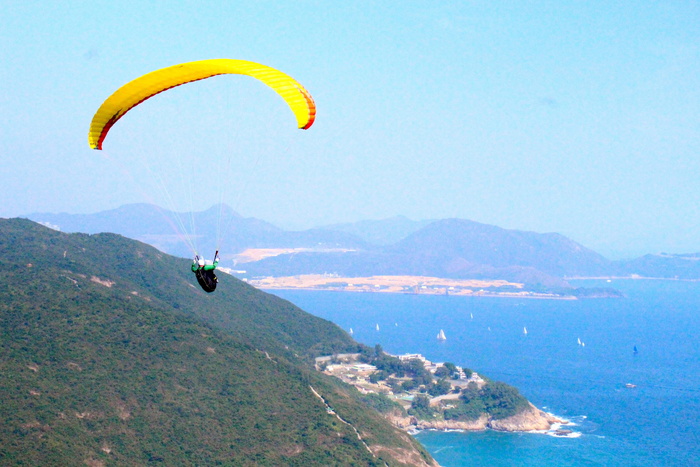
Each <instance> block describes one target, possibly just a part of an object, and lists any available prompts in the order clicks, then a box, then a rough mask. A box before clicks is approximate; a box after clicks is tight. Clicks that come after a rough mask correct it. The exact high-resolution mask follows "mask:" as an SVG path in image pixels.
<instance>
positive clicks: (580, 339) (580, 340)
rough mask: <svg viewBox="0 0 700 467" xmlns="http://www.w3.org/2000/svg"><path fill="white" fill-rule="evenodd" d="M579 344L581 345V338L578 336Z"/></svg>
mask: <svg viewBox="0 0 700 467" xmlns="http://www.w3.org/2000/svg"><path fill="white" fill-rule="evenodd" d="M578 345H581V338H580V337H579V338H578Z"/></svg>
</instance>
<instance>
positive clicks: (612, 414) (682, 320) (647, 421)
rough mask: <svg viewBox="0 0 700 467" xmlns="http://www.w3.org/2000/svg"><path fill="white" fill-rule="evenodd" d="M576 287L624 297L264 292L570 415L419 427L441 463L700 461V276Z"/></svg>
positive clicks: (361, 335)
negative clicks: (536, 428) (534, 423)
mask: <svg viewBox="0 0 700 467" xmlns="http://www.w3.org/2000/svg"><path fill="white" fill-rule="evenodd" d="M573 285H575V286H586V287H600V286H605V287H613V288H616V289H618V290H620V291H622V292H623V293H624V294H625V295H626V297H625V298H608V299H588V300H549V299H526V298H522V299H520V298H493V297H465V296H444V295H420V294H417V295H411V294H389V293H357V292H330V291H305V290H274V291H270V292H271V293H274V294H275V295H278V296H280V297H282V298H284V299H287V300H289V301H291V302H292V303H294V304H296V305H298V306H299V307H301V308H302V309H304V310H306V311H307V312H309V313H312V314H314V315H316V316H319V317H321V318H325V319H327V320H329V321H332V322H334V323H336V324H337V325H338V326H340V327H342V328H343V329H345V330H346V331H350V329H352V330H353V337H354V338H355V340H357V341H359V342H362V343H364V344H366V345H368V346H372V347H374V346H375V345H376V344H380V345H381V346H382V348H383V349H384V351H386V352H388V353H391V354H395V355H398V354H405V353H420V354H422V355H423V356H424V357H426V358H427V359H428V360H431V361H434V362H452V363H454V364H456V365H459V366H463V367H466V368H469V369H471V370H473V371H476V372H477V373H479V374H481V375H485V376H488V377H489V378H491V379H495V380H499V381H503V382H506V383H508V384H510V385H513V386H515V387H517V388H518V389H519V390H520V392H521V394H523V395H524V396H525V397H526V398H527V399H529V400H530V401H531V402H532V403H533V404H535V405H536V406H537V407H539V408H540V409H542V410H545V411H547V412H550V413H552V414H554V415H557V416H559V417H561V418H564V419H566V420H569V421H570V422H571V424H570V425H567V426H563V427H562V428H565V429H569V430H572V433H571V434H570V435H569V436H567V437H558V436H554V435H553V434H552V433H549V434H547V433H503V432H495V431H490V430H488V431H484V432H476V433H473V432H471V433H470V432H460V431H451V432H439V431H423V432H420V433H417V434H415V436H416V439H418V440H419V441H420V442H421V443H422V444H423V445H424V446H425V447H426V448H427V449H428V451H429V452H430V453H431V455H432V456H433V457H434V458H435V459H436V460H437V461H438V462H439V463H440V465H442V466H446V467H447V466H464V465H488V466H554V465H556V466H594V465H605V466H689V465H690V466H692V465H697V466H700V282H684V281H671V280H668V281H663V280H644V279H637V280H632V279H626V280H622V279H621V280H612V281H594V280H587V281H576V282H573ZM377 327H378V330H377ZM441 329H442V330H444V332H445V335H446V337H447V339H446V340H444V341H440V340H438V339H437V335H438V333H439V331H440V330H441ZM525 331H527V333H525ZM635 349H636V351H635ZM628 386H629V387H628Z"/></svg>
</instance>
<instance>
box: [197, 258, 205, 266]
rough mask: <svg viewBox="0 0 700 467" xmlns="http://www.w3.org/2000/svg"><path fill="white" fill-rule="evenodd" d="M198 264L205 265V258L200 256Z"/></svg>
mask: <svg viewBox="0 0 700 467" xmlns="http://www.w3.org/2000/svg"><path fill="white" fill-rule="evenodd" d="M197 264H199V265H200V266H204V258H199V260H198V261H197Z"/></svg>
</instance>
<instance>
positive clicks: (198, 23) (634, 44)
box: [0, 1, 700, 259]
mask: <svg viewBox="0 0 700 467" xmlns="http://www.w3.org/2000/svg"><path fill="white" fill-rule="evenodd" d="M0 11H1V12H2V14H3V18H4V20H5V21H4V25H3V28H2V30H0V39H2V41H3V43H4V47H3V48H2V50H0V59H2V61H3V63H5V67H3V71H2V72H0V73H1V74H0V76H1V78H0V82H2V84H3V86H2V89H3V92H2V93H1V94H0V96H2V97H0V108H2V109H3V112H2V116H0V122H1V124H0V144H2V148H3V154H4V155H5V160H4V162H5V169H4V170H3V173H2V176H1V177H2V178H0V199H2V200H3V203H1V204H0V216H3V217H13V216H21V215H25V214H29V213H32V212H67V213H85V214H87V213H94V212H99V211H103V210H108V209H114V208H116V207H119V206H122V205H124V204H129V203H135V202H151V203H154V204H158V205H161V206H163V207H166V208H167V209H175V210H182V211H186V210H192V209H193V210H204V209H207V208H208V207H209V206H211V205H212V204H215V203H217V202H220V201H223V202H225V203H227V204H229V205H230V206H231V207H232V208H233V209H234V210H236V211H237V212H239V213H241V214H242V215H244V216H246V217H256V218H259V219H262V220H265V221H268V222H271V223H273V224H275V225H277V226H280V227H282V228H284V229H289V230H303V229H308V228H311V227H316V226H321V225H327V224H335V223H344V222H356V221H361V220H370V219H385V218H389V217H393V216H396V215H403V216H405V217H408V218H409V219H412V220H423V219H440V218H452V217H457V218H462V219H469V220H473V221H476V222H481V223H485V224H492V225H497V226H499V227H503V228H507V229H518V230H529V231H535V232H557V233H560V234H562V235H565V236H567V237H569V238H571V239H573V240H575V241H576V242H579V243H581V244H582V245H585V246H586V247H588V248H591V249H593V250H595V251H597V252H599V253H601V254H603V255H605V256H607V257H610V258H613V259H614V258H622V257H633V256H637V255H641V254H644V253H654V252H660V251H664V252H668V253H690V252H698V251H700V235H699V234H700V212H699V211H698V210H697V200H698V199H700V184H698V183H697V179H698V175H700V158H699V157H698V155H699V154H700V138H699V137H698V135H700V131H699V130H700V114H699V113H698V111H697V110H698V108H700V106H699V104H700V91H699V89H700V86H699V85H700V29H698V28H697V25H698V24H700V5H698V4H697V3H695V2H690V1H678V2H672V3H668V2H665V3H657V2H650V1H643V2H641V3H640V2H636V3H625V4H620V5H617V4H615V5H613V4H609V3H608V2H602V1H593V2H586V3H585V4H571V5H564V4H561V3H559V2H553V1H540V2H531V3H528V4H522V3H520V2H502V3H499V4H498V6H494V5H493V4H492V2H483V1H474V2H443V3H440V4H432V3H428V2H406V3H402V4H401V6H400V7H396V6H390V5H388V4H383V3H380V4H360V3H345V4H326V3H323V2H301V3H299V2H294V3H292V2H289V3H286V2H283V3H278V2H255V3H252V4H245V5H234V4H225V3H224V4H220V3H219V2H209V1H203V2H196V3H184V4H172V3H169V2H162V1H156V2H151V3H148V4H136V3H134V4H130V3H127V4H121V3H112V2H104V1H96V2H90V3H82V2H71V1H69V2H64V3H61V4H44V3H41V2H23V3H13V4H5V5H3V6H2V7H0ZM208 58H237V59H244V60H252V61H256V62H259V63H263V64H266V65H269V66H272V67H275V68H278V69H280V70H282V71H283V72H285V73H288V74H290V75H291V76H293V77H294V78H296V79H297V80H299V81H300V82H301V83H302V84H303V85H304V86H305V87H306V88H307V89H308V90H309V91H310V93H311V94H312V95H313V97H314V99H315V101H316V105H317V108H318V116H317V120H316V123H315V124H314V126H313V127H312V128H310V129H309V130H307V131H299V130H297V129H296V128H295V125H294V121H293V120H294V119H293V117H292V115H291V114H290V112H289V110H288V109H287V108H286V107H285V105H284V103H283V102H282V101H281V100H280V99H279V97H278V96H277V95H275V94H274V93H273V92H271V91H270V90H269V89H266V88H265V86H263V85H261V84H260V83H259V82H256V81H255V80H253V79H250V78H246V77H239V76H224V77H217V78H213V79H211V80H206V81H204V82H199V83H192V84H188V85H186V86H182V87H180V88H177V89H173V90H171V91H168V93H164V94H163V95H159V96H156V97H154V98H153V99H150V100H149V101H148V102H146V103H144V104H143V105H141V106H139V108H137V109H134V110H132V111H131V112H129V114H128V115H127V116H126V117H125V118H123V119H122V120H120V121H119V122H118V123H117V125H115V127H114V128H113V130H112V132H111V133H110V135H109V137H108V138H107V140H106V141H105V146H104V147H105V150H104V151H102V152H97V151H92V150H90V149H89V147H88V144H87V130H88V127H89V123H90V119H91V118H92V115H93V114H94V112H95V111H96V110H97V108H98V107H99V105H100V104H101V103H102V102H103V101H104V99H106V98H107V97H108V96H109V95H110V94H111V93H112V92H114V91H115V90H116V89H117V88H118V87H119V86H121V85H122V84H124V83H126V82H127V81H129V80H131V79H134V78H136V77H138V76H140V75H142V74H144V73H147V72H149V71H152V70H155V69H158V68H162V67H166V66H170V65H174V64H177V63H181V62H185V61H193V60H202V59H208ZM161 187H165V191H163V192H162V191H161Z"/></svg>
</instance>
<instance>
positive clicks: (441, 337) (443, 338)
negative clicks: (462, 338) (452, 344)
mask: <svg viewBox="0 0 700 467" xmlns="http://www.w3.org/2000/svg"><path fill="white" fill-rule="evenodd" d="M437 338H438V340H439V341H444V340H447V337H445V331H443V330H442V329H440V332H438V335H437Z"/></svg>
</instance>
